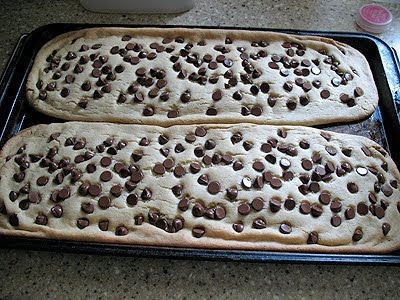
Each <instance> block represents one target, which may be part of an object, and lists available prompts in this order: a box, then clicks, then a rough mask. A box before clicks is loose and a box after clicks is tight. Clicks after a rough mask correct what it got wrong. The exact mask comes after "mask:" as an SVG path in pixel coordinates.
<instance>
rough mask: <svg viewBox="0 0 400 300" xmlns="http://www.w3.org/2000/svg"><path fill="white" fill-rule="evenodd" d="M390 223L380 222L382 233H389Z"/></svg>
mask: <svg viewBox="0 0 400 300" xmlns="http://www.w3.org/2000/svg"><path fill="white" fill-rule="evenodd" d="M390 227H391V226H390V224H389V223H383V224H382V232H383V235H385V236H386V235H387V234H388V233H389V231H390Z"/></svg>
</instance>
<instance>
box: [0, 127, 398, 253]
mask: <svg viewBox="0 0 400 300" xmlns="http://www.w3.org/2000/svg"><path fill="white" fill-rule="evenodd" d="M0 158H1V159H0V162H1V166H0V176H1V179H0V208H1V209H0V210H1V213H0V234H3V235H13V236H25V237H41V238H50V239H70V240H79V241H94V242H106V243H108V242H110V243H121V244H144V245H160V246H161V245H165V246H177V247H197V248H226V249H228V248H229V249H257V250H279V251H308V252H327V253H329V252H335V253H343V252H356V253H382V252H390V251H394V250H396V249H399V244H400V241H399V239H400V222H399V221H400V213H399V210H400V204H399V199H400V197H399V189H398V181H399V179H400V176H399V172H398V170H397V168H396V166H395V164H394V163H393V161H392V160H391V158H390V157H389V156H388V155H387V153H386V152H385V151H384V150H383V149H382V148H381V147H380V146H379V145H377V144H376V143H374V142H372V141H371V140H369V139H366V138H362V137H357V136H351V135H345V134H338V133H333V132H327V131H320V130H317V129H312V128H306V127H291V126H268V125H264V126H260V125H254V124H253V125H252V124H241V125H230V126H228V125H207V124H204V125H186V126H172V127H169V128H163V127H158V126H145V125H117V124H107V123H80V122H68V123H60V124H50V125H38V126H34V127H31V128H29V129H26V130H24V131H23V132H21V133H20V134H19V135H17V136H16V137H14V138H12V139H11V140H9V141H8V143H7V144H6V145H5V146H4V148H3V150H2V152H1V155H0Z"/></svg>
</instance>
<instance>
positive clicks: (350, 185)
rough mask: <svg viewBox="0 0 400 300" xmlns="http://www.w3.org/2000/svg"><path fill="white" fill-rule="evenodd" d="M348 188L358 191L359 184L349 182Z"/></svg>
mask: <svg viewBox="0 0 400 300" xmlns="http://www.w3.org/2000/svg"><path fill="white" fill-rule="evenodd" d="M347 190H348V191H349V192H350V193H352V194H355V193H357V192H358V186H357V185H356V184H355V183H354V182H349V183H348V184H347Z"/></svg>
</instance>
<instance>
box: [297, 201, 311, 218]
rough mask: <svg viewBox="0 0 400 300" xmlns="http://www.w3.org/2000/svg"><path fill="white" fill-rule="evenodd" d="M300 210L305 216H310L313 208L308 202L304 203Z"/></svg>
mask: <svg viewBox="0 0 400 300" xmlns="http://www.w3.org/2000/svg"><path fill="white" fill-rule="evenodd" d="M299 209H300V212H301V213H302V214H305V215H308V214H309V213H310V212H311V206H310V204H308V203H307V202H302V203H301V204H300V207H299Z"/></svg>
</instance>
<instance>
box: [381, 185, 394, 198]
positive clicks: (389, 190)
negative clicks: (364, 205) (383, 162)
mask: <svg viewBox="0 0 400 300" xmlns="http://www.w3.org/2000/svg"><path fill="white" fill-rule="evenodd" d="M381 191H382V193H383V194H384V195H385V196H386V197H390V196H391V195H392V194H393V189H392V188H391V187H390V186H389V185H388V184H385V185H382V187H381Z"/></svg>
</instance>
